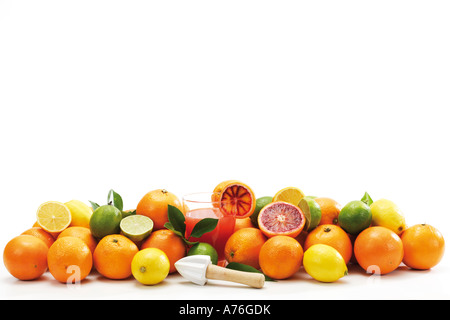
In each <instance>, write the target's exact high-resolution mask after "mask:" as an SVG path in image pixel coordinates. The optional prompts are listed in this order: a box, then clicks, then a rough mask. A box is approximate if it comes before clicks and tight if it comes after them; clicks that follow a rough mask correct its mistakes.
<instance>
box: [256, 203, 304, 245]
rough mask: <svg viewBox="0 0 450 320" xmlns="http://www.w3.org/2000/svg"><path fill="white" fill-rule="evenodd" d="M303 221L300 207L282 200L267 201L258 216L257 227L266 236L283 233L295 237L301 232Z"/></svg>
mask: <svg viewBox="0 0 450 320" xmlns="http://www.w3.org/2000/svg"><path fill="white" fill-rule="evenodd" d="M305 222H306V219H305V215H304V214H303V212H302V211H301V210H300V208H299V207H297V206H294V205H293V204H291V203H287V202H284V201H276V202H272V203H269V204H268V205H266V206H265V207H264V208H262V209H261V212H260V213H259V216H258V226H259V229H260V230H261V231H262V232H263V233H264V235H265V236H266V237H273V236H277V235H284V236H290V237H293V238H295V237H296V236H298V235H299V234H300V232H302V230H303V228H304V226H305Z"/></svg>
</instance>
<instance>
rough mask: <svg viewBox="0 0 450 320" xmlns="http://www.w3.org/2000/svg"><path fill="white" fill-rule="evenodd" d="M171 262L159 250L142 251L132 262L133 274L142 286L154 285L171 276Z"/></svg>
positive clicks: (148, 249)
mask: <svg viewBox="0 0 450 320" xmlns="http://www.w3.org/2000/svg"><path fill="white" fill-rule="evenodd" d="M169 269H170V262H169V258H168V257H167V255H166V254H165V253H164V251H162V250H161V249H158V248H147V249H142V250H141V251H139V252H138V253H136V254H135V255H134V257H133V260H132V261H131V273H132V274H133V276H134V278H135V279H136V280H137V281H139V282H140V283H142V284H145V285H154V284H158V283H160V282H161V281H163V280H164V279H165V278H166V277H167V275H168V274H169Z"/></svg>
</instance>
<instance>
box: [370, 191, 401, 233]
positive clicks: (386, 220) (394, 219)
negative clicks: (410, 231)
mask: <svg viewBox="0 0 450 320" xmlns="http://www.w3.org/2000/svg"><path fill="white" fill-rule="evenodd" d="M370 209H371V210H372V223H373V225H374V226H381V227H385V228H388V229H391V230H392V231H394V232H395V233H396V234H398V235H399V234H401V233H402V232H403V231H404V230H405V228H406V222H405V217H404V216H403V214H402V212H401V211H400V209H399V208H398V207H397V205H396V204H395V203H394V202H392V201H390V200H386V199H380V200H377V201H375V202H374V203H372V205H371V206H370Z"/></svg>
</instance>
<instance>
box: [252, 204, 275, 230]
mask: <svg viewBox="0 0 450 320" xmlns="http://www.w3.org/2000/svg"><path fill="white" fill-rule="evenodd" d="M271 202H272V197H261V198H258V199H256V206H255V211H253V213H252V215H251V216H250V220H251V221H252V223H253V225H254V226H255V227H257V226H258V215H259V212H260V211H261V209H262V208H264V207H265V206H266V205H268V204H269V203H271Z"/></svg>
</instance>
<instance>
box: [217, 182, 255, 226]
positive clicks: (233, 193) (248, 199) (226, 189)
mask: <svg viewBox="0 0 450 320" xmlns="http://www.w3.org/2000/svg"><path fill="white" fill-rule="evenodd" d="M211 200H212V201H213V202H215V203H217V206H219V207H220V211H221V212H222V213H223V214H224V215H227V216H234V217H236V218H237V219H243V218H246V217H249V216H251V215H252V213H253V211H254V210H255V206H256V198H255V194H254V193H253V190H252V189H251V188H250V187H249V186H248V185H246V184H245V183H242V182H240V181H237V180H227V181H224V182H221V183H219V184H218V185H217V186H216V187H215V188H214V193H213V195H212V197H211Z"/></svg>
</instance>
